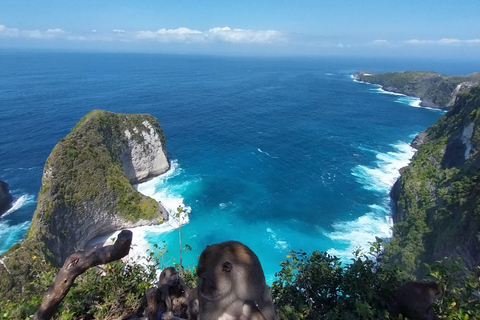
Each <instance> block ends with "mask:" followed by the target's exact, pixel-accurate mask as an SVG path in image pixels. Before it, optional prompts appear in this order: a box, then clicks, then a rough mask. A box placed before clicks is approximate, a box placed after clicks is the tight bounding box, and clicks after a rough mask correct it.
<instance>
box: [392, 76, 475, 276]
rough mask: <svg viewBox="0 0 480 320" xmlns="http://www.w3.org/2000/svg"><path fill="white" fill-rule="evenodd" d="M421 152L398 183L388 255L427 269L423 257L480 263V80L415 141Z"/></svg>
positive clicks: (415, 268)
mask: <svg viewBox="0 0 480 320" xmlns="http://www.w3.org/2000/svg"><path fill="white" fill-rule="evenodd" d="M412 145H414V146H415V147H416V148H418V152H417V153H416V155H415V156H414V157H413V159H412V162H411V163H410V165H409V166H408V167H406V168H405V170H404V172H403V173H402V174H401V177H400V179H399V180H398V181H397V182H396V183H395V185H394V187H393V188H392V192H391V196H392V200H393V203H394V213H393V220H394V238H393V239H392V241H391V243H390V245H389V247H388V248H387V250H386V253H387V254H386V256H387V260H388V259H389V260H390V261H392V262H394V263H396V264H399V265H401V266H403V267H404V268H405V269H406V270H407V271H411V272H416V273H418V274H419V275H420V274H421V272H422V267H423V262H426V263H432V262H434V261H436V260H441V259H443V258H444V257H449V258H457V257H460V258H462V260H463V262H464V264H465V266H467V267H468V268H470V269H473V268H474V267H475V266H478V265H480V239H479V238H478V234H479V233H480V86H478V85H477V86H474V87H471V88H470V89H469V90H467V91H465V92H461V93H459V94H458V97H457V100H456V102H455V105H454V107H453V108H452V110H451V111H449V112H448V113H446V114H445V115H444V116H442V117H441V118H440V119H439V120H438V121H437V122H436V123H435V124H434V125H433V126H431V127H430V128H428V129H427V130H426V131H425V132H423V133H421V134H420V135H419V136H418V137H417V138H416V139H415V140H414V143H412Z"/></svg>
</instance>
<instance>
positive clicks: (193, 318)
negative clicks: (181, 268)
mask: <svg viewBox="0 0 480 320" xmlns="http://www.w3.org/2000/svg"><path fill="white" fill-rule="evenodd" d="M187 301H188V302H187V303H188V310H187V314H188V320H198V288H195V289H193V290H191V291H190V293H189V295H188V300H187Z"/></svg>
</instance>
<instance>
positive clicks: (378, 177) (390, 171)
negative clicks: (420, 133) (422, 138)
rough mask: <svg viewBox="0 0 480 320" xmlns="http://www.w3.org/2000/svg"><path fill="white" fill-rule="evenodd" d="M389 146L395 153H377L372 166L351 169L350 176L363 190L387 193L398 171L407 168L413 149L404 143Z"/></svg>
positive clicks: (398, 174) (359, 166) (397, 175)
mask: <svg viewBox="0 0 480 320" xmlns="http://www.w3.org/2000/svg"><path fill="white" fill-rule="evenodd" d="M391 146H392V147H393V148H394V149H395V151H389V152H386V153H381V152H380V153H378V154H377V156H376V158H377V160H376V161H375V165H374V166H372V167H369V166H364V165H358V166H356V167H355V168H353V169H352V175H354V176H355V177H356V181H357V182H358V183H360V184H362V185H363V187H364V188H365V189H367V190H372V191H378V192H384V193H388V192H389V191H390V188H391V187H392V185H393V184H394V183H395V181H396V180H397V178H398V177H399V176H400V173H399V169H401V168H403V167H405V166H407V165H408V163H409V162H410V159H411V158H412V157H413V155H414V154H415V149H413V148H412V147H411V146H410V145H409V144H407V143H405V142H399V143H397V144H395V145H391Z"/></svg>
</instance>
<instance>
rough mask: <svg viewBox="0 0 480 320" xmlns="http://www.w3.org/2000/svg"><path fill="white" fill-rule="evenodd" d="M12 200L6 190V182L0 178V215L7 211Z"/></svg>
mask: <svg viewBox="0 0 480 320" xmlns="http://www.w3.org/2000/svg"><path fill="white" fill-rule="evenodd" d="M11 202H12V195H11V194H10V192H9V191H8V184H7V183H6V182H4V181H1V180H0V216H1V215H2V214H3V213H5V211H7V209H8V207H9V206H10V203H11Z"/></svg>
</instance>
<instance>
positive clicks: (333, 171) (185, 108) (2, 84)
mask: <svg viewBox="0 0 480 320" xmlns="http://www.w3.org/2000/svg"><path fill="white" fill-rule="evenodd" d="M359 70H365V71H372V72H387V71H401V70H434V71H437V72H440V73H446V74H467V73H470V72H475V71H479V70H480V64H479V62H478V61H477V62H476V63H472V62H466V61H426V60H425V61H421V60H399V59H395V60H393V59H392V60H386V59H383V60H382V59H351V58H321V59H320V58H318V59H314V58H258V57H257V58H253V57H215V56H194V55H161V54H106V53H105V54H100V53H26V52H23V53H0V128H1V134H0V179H1V180H4V181H6V182H7V183H8V184H9V185H10V190H11V192H12V194H13V196H14V197H15V198H16V200H15V203H14V206H13V208H12V209H10V210H9V211H8V212H7V214H5V215H4V216H3V217H2V218H0V252H3V251H5V250H7V249H8V248H9V247H10V246H11V245H12V244H14V243H15V242H17V241H20V240H21V239H22V237H23V236H24V235H25V233H26V231H27V230H28V227H29V223H30V219H31V217H32V215H33V212H34V210H35V207H36V197H37V193H38V191H39V189H40V186H41V176H42V171H43V166H44V163H45V161H46V159H47V157H48V155H49V154H50V152H51V150H52V149H53V147H54V146H55V144H56V143H57V142H58V141H59V140H60V139H61V138H62V137H64V136H65V135H67V134H68V133H69V131H70V130H71V129H72V128H73V127H74V125H75V124H76V123H77V122H78V121H79V120H80V119H81V118H82V116H84V115H85V114H86V113H88V112H90V111H91V110H93V109H105V110H109V111H114V112H125V113H150V114H152V115H154V116H155V117H157V118H158V120H159V122H160V124H161V125H162V127H163V130H164V133H165V136H166V141H167V142H166V143H167V145H166V147H167V151H168V154H169V157H170V160H171V162H172V166H171V169H170V170H169V172H167V173H166V174H165V175H163V176H161V177H158V178H156V179H154V180H152V181H149V182H147V183H144V184H141V185H139V186H138V189H139V190H140V191H141V192H143V193H146V194H149V195H151V196H153V197H155V198H156V199H159V200H161V201H162V202H164V203H165V204H166V205H167V206H170V207H171V208H173V209H175V208H176V206H178V204H184V205H185V206H187V207H188V208H189V210H190V214H189V222H188V223H187V224H186V225H184V226H183V227H182V229H181V233H182V244H188V245H190V246H191V247H192V248H193V251H192V252H185V253H184V264H187V265H194V264H195V262H196V260H197V255H198V254H199V253H200V252H201V251H202V249H203V248H204V247H205V246H206V245H208V244H212V243H215V242H220V241H224V240H230V239H235V240H239V241H242V242H244V243H245V244H247V245H248V246H250V247H251V248H252V249H253V250H254V251H255V252H256V253H257V255H258V256H259V257H260V260H261V262H262V265H263V268H264V270H265V273H266V276H267V279H268V280H269V281H272V279H273V277H274V273H275V272H276V271H278V270H279V269H280V267H279V262H280V261H281V260H283V259H285V256H286V255H287V254H288V253H289V251H290V250H298V249H303V250H304V251H306V252H311V251H313V250H322V251H324V250H329V252H331V253H333V254H337V255H340V256H342V257H343V258H345V259H348V257H349V256H350V253H351V252H352V251H353V250H355V249H356V248H357V246H362V247H366V246H367V243H368V242H369V241H373V240H374V239H375V236H379V237H383V238H388V237H389V236H390V226H391V222H390V202H389V197H388V192H389V189H390V188H391V186H392V184H393V183H394V181H395V179H396V177H398V169H400V168H401V167H403V166H405V165H406V164H408V162H409V159H410V158H411V156H412V155H413V150H412V149H411V148H410V147H409V142H410V141H411V140H412V138H413V137H414V135H415V134H416V133H418V132H420V131H422V130H424V129H426V128H427V127H428V126H430V125H431V124H433V123H434V122H435V121H436V120H437V119H438V118H439V117H440V116H441V115H442V112H440V111H436V110H428V109H423V108H418V107H415V106H416V105H418V100H417V99H413V98H409V97H405V96H401V95H393V94H388V93H385V92H382V91H381V90H379V88H378V87H376V86H373V85H369V84H365V83H358V82H355V81H353V79H352V77H351V75H352V74H353V73H354V72H356V71H359ZM166 229H168V228H167V227H162V228H151V227H150V228H143V229H140V230H138V231H137V232H136V239H137V240H136V242H135V243H134V245H135V250H136V252H140V253H141V252H144V251H145V250H146V249H147V247H148V246H151V245H152V244H154V243H160V244H161V243H162V241H163V240H165V241H166V243H167V249H168V250H169V253H168V254H167V255H166V256H165V260H164V262H165V264H167V265H168V264H171V263H173V260H170V259H175V262H178V247H179V244H178V232H177V231H176V230H172V228H170V229H168V231H165V230H166ZM160 230H163V231H164V232H163V233H160V232H159V231H160Z"/></svg>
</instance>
